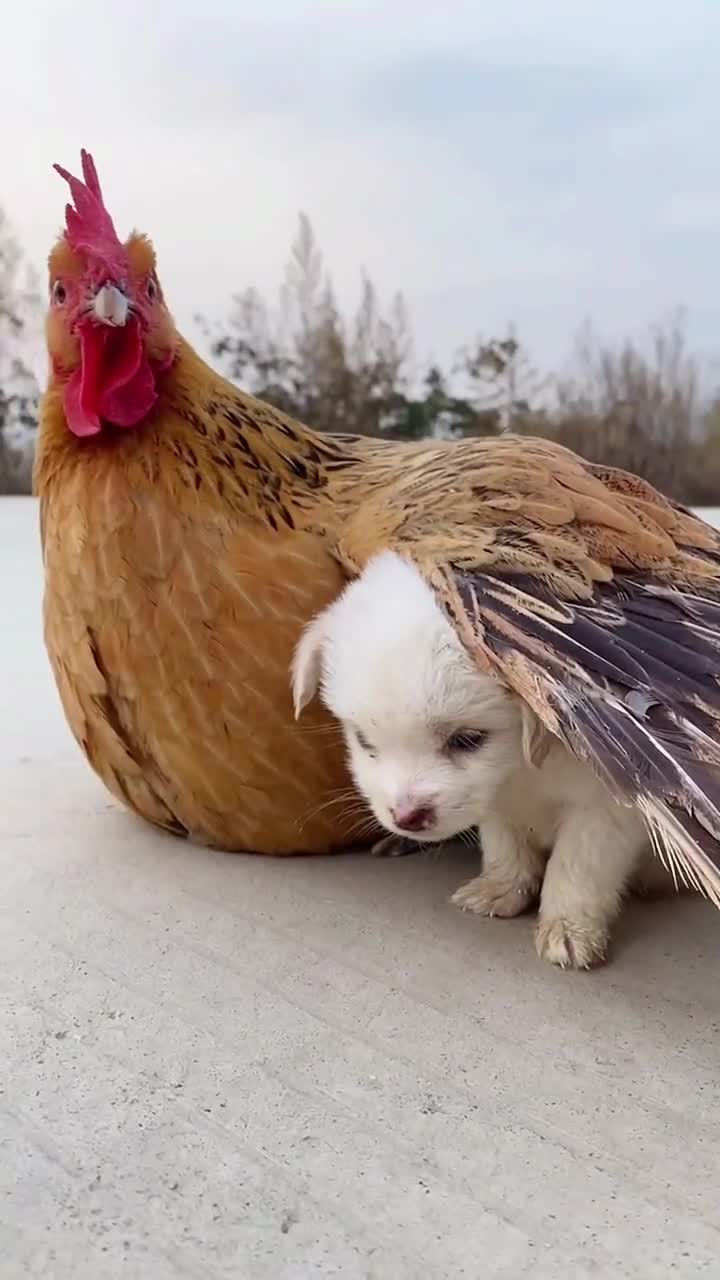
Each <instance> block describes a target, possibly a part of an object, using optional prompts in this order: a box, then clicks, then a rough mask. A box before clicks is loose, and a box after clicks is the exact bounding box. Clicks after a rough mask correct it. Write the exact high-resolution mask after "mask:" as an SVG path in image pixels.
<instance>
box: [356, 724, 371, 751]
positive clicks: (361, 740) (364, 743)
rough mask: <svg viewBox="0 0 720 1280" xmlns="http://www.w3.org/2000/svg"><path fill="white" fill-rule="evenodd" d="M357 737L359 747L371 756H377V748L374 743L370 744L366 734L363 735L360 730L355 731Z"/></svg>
mask: <svg viewBox="0 0 720 1280" xmlns="http://www.w3.org/2000/svg"><path fill="white" fill-rule="evenodd" d="M355 737H356V738H357V744H358V746H359V747H361V748H362V750H363V751H367V752H369V754H370V755H374V754H375V748H374V747H373V745H372V743H370V742H368V740H367V738H366V737H365V734H364V733H361V732H360V730H359V729H356V730H355Z"/></svg>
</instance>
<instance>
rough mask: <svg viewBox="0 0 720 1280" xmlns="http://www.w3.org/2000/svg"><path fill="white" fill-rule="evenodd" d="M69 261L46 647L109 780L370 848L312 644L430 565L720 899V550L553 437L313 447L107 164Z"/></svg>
mask: <svg viewBox="0 0 720 1280" xmlns="http://www.w3.org/2000/svg"><path fill="white" fill-rule="evenodd" d="M61 172H62V174H63V176H64V177H65V178H66V179H67V180H68V181H69V182H70V186H71V194H72V197H73V201H74V207H73V206H72V205H71V206H68V210H67V227H66V231H65V233H64V234H63V236H62V237H61V238H60V240H59V242H58V244H57V245H56V246H55V248H54V250H53V252H52V254H51V256H50V299H51V301H50V312H49V319H48V344H49V351H50V357H51V367H52V377H51V382H50V386H49V389H48V392H47V394H46V397H45V400H44V404H43V410H42V420H41V432H40V446H39V450H38V457H37V470H36V484H37V490H38V492H39V494H40V499H41V523H42V536H43V547H44V559H45V575H46V591H45V633H46V642H47V647H48V652H49V655H50V659H51V662H52V666H53V670H54V672H55V677H56V680H57V684H58V688H59V691H60V696H61V699H62V702H63V706H64V708H65V713H66V716H67V718H68V721H69V724H70V727H71V729H72V731H73V733H74V734H75V737H76V738H77V740H78V741H79V743H80V744H81V746H82V748H83V750H84V751H85V753H86V755H87V757H88V759H89V761H90V763H91V765H92V766H93V768H94V769H95V770H96V771H97V773H98V774H99V775H100V777H101V778H102V779H103V781H104V782H105V784H106V785H107V786H108V788H109V789H110V790H111V791H112V792H113V793H114V794H115V795H116V796H117V797H118V798H119V799H121V800H122V801H123V802H124V803H126V804H127V805H128V806H129V807H130V808H131V809H134V810H135V811H136V812H137V813H139V814H141V815H142V816H143V817H145V818H147V819H148V820H149V821H151V822H153V823H156V824H158V825H159V826H162V827H165V828H167V829H169V830H171V831H174V832H177V833H180V834H188V835H190V836H192V837H193V838H195V839H197V840H199V841H201V842H205V843H208V844H212V845H217V846H220V847H223V848H227V849H247V850H256V851H259V852H263V853H293V852H302V851H308V852H317V853H320V852H326V851H329V850H331V849H334V848H338V847H340V846H342V845H346V844H347V843H348V842H349V841H350V840H352V839H353V837H354V836H356V835H357V833H358V828H357V826H356V822H357V817H356V815H357V807H356V806H355V805H354V803H353V800H352V793H351V792H350V791H349V790H348V787H349V783H348V778H347V775H346V773H345V766H344V762H343V759H342V750H341V744H340V737H339V735H338V734H337V733H336V732H335V729H334V726H333V725H332V724H331V723H330V722H328V721H327V720H326V719H324V713H323V712H322V710H321V709H320V708H319V707H316V708H315V709H314V711H313V712H312V713H311V717H310V721H309V724H307V723H305V718H304V722H303V725H300V726H299V725H297V724H296V723H295V722H294V719H293V713H292V705H291V697H290V691H289V678H288V669H289V665H290V660H291V656H292V652H293V648H294V645H295V642H296V640H297V638H298V635H299V633H300V630H301V628H302V627H303V626H304V624H305V623H306V622H307V621H308V620H309V619H310V618H311V617H312V616H313V614H314V613H316V612H317V611H318V610H320V609H321V608H323V607H324V606H325V605H326V604H327V603H328V602H329V601H330V600H331V599H332V598H333V596H334V595H335V594H336V593H337V591H338V590H339V588H340V587H341V585H342V582H343V580H344V579H345V578H346V577H347V576H351V575H353V574H356V573H357V572H358V571H359V570H360V569H362V567H363V565H364V564H365V563H366V562H367V560H368V558H369V557H370V556H371V555H373V554H374V553H375V552H377V551H378V550H379V549H381V548H394V549H396V550H398V551H400V552H402V553H403V554H404V555H406V556H408V557H409V558H410V559H412V560H413V561H414V562H415V564H416V565H417V566H418V567H419V569H420V570H421V572H422V573H423V574H424V576H425V577H426V579H427V580H428V582H429V583H430V584H431V585H432V587H433V588H434V590H435V591H436V592H437V594H438V597H439V598H440V600H441V601H442V603H443V605H444V607H445V608H446V609H447V611H448V613H449V615H450V617H451V618H452V620H453V622H454V624H455V625H456V626H457V628H458V631H459V633H460V634H461V636H462V638H463V640H464V642H465V643H466V645H467V647H468V649H469V650H470V652H471V653H472V654H474V655H475V657H476V660H477V662H478V664H479V665H480V666H482V667H483V668H484V669H485V670H488V671H491V672H493V673H494V674H495V675H496V676H497V678H498V679H500V680H502V681H504V682H505V683H506V684H507V685H508V686H509V687H510V688H512V689H513V690H515V692H516V693H517V694H518V695H519V696H520V697H521V698H523V699H525V700H526V702H527V703H528V704H529V705H530V706H531V707H532V708H533V709H534V711H535V712H536V714H537V716H538V717H539V719H540V721H541V722H542V723H543V724H544V725H545V726H546V728H547V729H549V730H550V731H551V732H552V733H554V734H556V735H557V736H558V737H560V738H561V739H562V740H563V741H564V742H565V743H566V744H567V745H568V746H569V747H570V748H571V750H573V751H574V752H576V753H577V754H578V755H580V756H581V757H583V758H584V759H586V760H588V761H589V762H590V763H591V764H592V766H593V767H594V768H595V769H596V770H597V771H598V772H599V774H600V775H601V777H603V778H604V780H605V781H606V782H607V783H608V785H609V786H610V787H612V789H613V791H614V792H615V794H616V795H617V797H618V799H620V800H623V801H625V802H627V803H636V804H638V805H639V806H640V808H641V809H642V811H643V813H644V814H645V817H646V819H647V821H648V825H649V828H650V830H651V833H652V834H653V836H654V837H655V838H657V840H658V841H659V842H660V843H661V844H662V845H663V850H664V856H666V857H668V858H669V859H670V861H671V862H672V863H673V865H674V866H675V867H676V868H677V869H678V870H679V871H680V872H681V873H683V874H684V875H685V876H686V877H688V878H690V879H691V880H692V881H693V882H694V883H696V884H699V885H700V886H701V887H702V888H703V889H704V890H705V891H706V892H708V893H710V895H711V896H713V897H714V899H715V901H716V902H718V903H719V904H720V875H719V874H718V871H717V863H718V846H717V844H716V842H715V841H716V837H718V835H720V808H719V806H720V785H719V781H718V779H719V777H720V775H718V772H717V770H718V766H720V747H718V745H717V736H718V721H719V720H720V686H719V684H718V672H719V671H720V537H718V535H717V534H716V533H715V532H714V531H713V530H712V529H711V528H709V527H708V526H707V525H705V524H704V523H702V522H701V521H700V520H698V519H696V518H694V517H693V516H692V515H691V514H690V513H689V512H687V511H685V510H684V509H681V508H680V507H678V506H676V505H674V504H672V503H670V502H668V501H667V500H666V499H665V498H663V497H662V496H661V495H659V494H658V493H657V492H655V490H654V489H652V488H651V487H650V486H649V485H647V484H645V483H644V482H643V481H641V480H639V479H637V478H635V477H633V476H629V475H626V474H624V473H622V472H617V471H612V470H607V469H603V468H601V467H597V466H591V465H590V464H588V463H586V462H584V461H583V460H582V459H580V458H578V457H576V456H575V455H574V454H572V453H570V452H569V451H568V450H566V449H563V448H561V447H560V446H558V445H555V444H552V443H550V442H547V441H542V440H533V439H527V438H513V437H509V436H508V437H504V438H501V439H488V440H476V441H467V442H461V443H430V444H417V445H408V444H402V443H396V442H390V441H378V440H370V439H360V438H351V437H330V436H325V435H320V434H317V433H314V432H312V431H310V430H308V429H307V428H305V427H303V426H300V425H298V424H297V423H295V422H293V421H291V420H290V419H288V418H287V417H285V416H284V415H283V414H281V413H279V412H277V411H276V410H274V409H272V408H270V407H269V406H268V405H266V404H263V403H261V402H259V401H258V400H255V399H253V398H252V397H251V396H249V395H245V394H244V393H243V392H241V391H239V390H237V389H236V388H235V387H234V386H232V385H231V384H230V383H228V382H227V381H225V380H224V379H223V378H221V377H220V376H219V375H218V374H216V373H215V372H213V371H212V370H211V369H210V368H208V366H207V365H206V364H205V363H204V362H203V361H202V360H201V359H200V358H199V356H198V355H197V354H196V353H195V352H194V351H193V350H192V349H191V348H190V347H189V346H188V345H187V343H185V342H184V341H183V340H182V339H181V338H180V337H179V336H178V335H177V333H176V330H175V328H174V325H173V323H172V320H171V318H170V315H169V312H168V311H167V308H166V306H165V303H164V300H163V297H162V292H161V290H160V286H159V283H158V281H157V277H156V274H155V258H154V254H153V251H152V249H151V247H150V245H149V243H148V242H147V241H146V240H145V239H144V238H143V237H140V236H137V235H134V236H131V237H130V239H129V240H128V241H127V242H126V243H125V244H121V243H120V241H119V240H118V238H117V236H116V234H115V231H114V228H113V226H112V222H111V220H110V217H109V215H108V214H107V211H106V210H105V207H104V204H103V200H102V195H101V192H100V187H99V183H98V181H97V175H96V173H95V169H94V166H93V164H92V161H91V159H90V158H89V157H88V156H87V155H86V154H85V153H83V175H84V179H85V181H84V183H81V182H80V181H79V180H77V179H75V178H71V177H70V175H69V174H66V173H65V171H64V170H62V171H61Z"/></svg>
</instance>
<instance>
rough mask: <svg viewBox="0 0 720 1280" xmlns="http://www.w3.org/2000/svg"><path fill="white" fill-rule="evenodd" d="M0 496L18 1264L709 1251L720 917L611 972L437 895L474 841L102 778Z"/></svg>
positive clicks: (624, 926) (616, 960)
mask: <svg viewBox="0 0 720 1280" xmlns="http://www.w3.org/2000/svg"><path fill="white" fill-rule="evenodd" d="M40 590H41V575H40V562H39V554H38V546H37V538H36V510H35V506H34V503H32V502H31V501H30V500H27V499H15V500H12V499H8V500H3V501H1V502H0V591H1V594H0V599H1V600H2V602H3V616H2V626H1V627H0V662H1V667H2V672H3V679H2V682H0V726H1V728H2V733H1V734H0V773H1V775H2V777H3V779H4V784H5V785H4V789H3V804H2V807H1V808H0V867H1V870H0V874H1V876H2V894H1V901H0V991H1V993H2V1005H1V1006H0V1008H1V1013H0V1019H1V1022H0V1068H1V1069H0V1276H1V1277H2V1280H16V1278H17V1280H20V1277H23V1278H24V1277H42V1280H85V1278H87V1280H110V1278H111V1277H113V1278H114V1277H120V1276H122V1277H129V1278H130V1280H170V1278H171V1277H188V1278H192V1280H220V1277H223V1278H226V1277H227V1278H230V1277H232V1278H233V1280H304V1277H311V1276H323V1277H335V1276H342V1277H347V1278H348V1280H360V1278H365V1277H368V1278H370V1277H373V1278H375V1280H426V1278H428V1277H438V1278H440V1280H455V1277H470V1278H471V1280H479V1278H481V1277H482V1278H485V1277H507V1280H520V1278H521V1277H533V1278H534V1280H561V1278H564V1277H567V1280H582V1278H583V1277H613V1278H614V1277H624V1276H632V1277H643V1278H648V1280H649V1277H653V1278H655V1277H664V1276H681V1277H694V1276H699V1275H708V1276H719V1275H720V1195H719V1192H720V1149H719V1145H718V1140H719V1138H720V1074H719V1072H718V1065H719V1063H720V1040H719V1038H718V1031H719V1024H720V969H719V964H718V962H719V961H720V919H718V916H717V913H716V912H715V910H714V909H713V908H712V907H710V906H708V905H707V904H706V903H704V902H701V901H699V900H696V899H685V900H683V899H680V900H676V901H675V902H671V903H659V904H658V903H655V904H636V905H634V906H632V907H631V908H630V910H629V911H628V912H627V914H626V916H625V917H624V919H623V921H622V923H621V925H620V927H619V928H618V930H617V935H616V941H615V947H614V952H613V957H612V963H611V964H610V965H609V966H608V967H607V968H606V969H605V970H603V971H600V972H597V973H594V974H589V975H577V974H562V973H559V972H556V971H554V970H552V969H551V968H550V967H549V966H547V965H542V964H540V962H539V961H538V960H537V959H536V957H535V953H534V950H533V945H532V921H531V920H530V919H521V920H517V921H480V920H477V919H472V918H469V917H467V916H463V915H462V914H460V913H458V912H457V911H456V910H454V909H453V908H451V907H450V906H449V905H448V902H447V899H448V895H449V894H450V892H451V891H452V889H453V888H455V887H456V886H457V884H458V883H460V882H461V881H462V880H463V879H464V878H466V877H468V876H469V875H470V874H471V873H472V868H473V860H472V858H471V857H470V856H468V855H467V854H465V855H460V854H459V855H457V856H453V855H445V856H444V857H439V856H437V855H436V856H434V857H414V858H405V859H400V860H397V861H392V860H384V861H383V860H376V859H371V858H369V857H338V858H335V859H327V860H324V859H317V860H311V859H302V860H295V861H293V860H290V861H282V862H275V861H272V860H269V859H262V858H251V857H238V856H235V857H231V856H222V855H219V854H215V853H209V852H207V851H204V850H202V849H196V848H191V847H189V846H188V845H186V844H182V843H179V842H175V841H173V840H172V839H170V838H164V837H163V836H162V835H160V834H158V833H155V832H154V831H152V830H150V829H149V828H148V827H145V826H143V825H141V824H140V823H138V822H136V821H135V820H133V818H131V817H130V816H129V815H128V814H126V813H124V812H123V811H121V810H120V809H119V808H117V807H116V806H115V804H114V803H112V802H111V801H110V800H109V799H108V797H107V796H106V795H105V793H104V791H103V790H102V788H101V786H100V784H99V783H98V782H97V781H96V780H95V778H94V776H93V775H92V774H91V773H90V771H89V769H88V768H87V766H86V765H85V763H84V761H83V760H82V758H81V757H80V755H79V753H78V751H77V750H76V748H75V746H74V744H73V742H72V741H71V739H70V737H69V734H68V732H67V730H66V729H65V725H64V722H63V720H62V717H61V713H60V709H59V705H58V702H57V699H56V696H55V691H54V687H53V686H52V683H51V679H50V676H49V673H48V668H47V664H46V660H45V656H44V651H43V647H42V640H41V631H40V612H39V609H40Z"/></svg>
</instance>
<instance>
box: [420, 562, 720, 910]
mask: <svg viewBox="0 0 720 1280" xmlns="http://www.w3.org/2000/svg"><path fill="white" fill-rule="evenodd" d="M442 576H444V577H445V584H444V586H441V584H440V583H439V582H438V581H437V580H436V581H435V583H434V585H435V586H436V587H439V588H440V592H439V593H440V596H441V599H442V600H443V603H444V604H445V606H446V608H447V609H448V611H449V613H450V614H451V617H452V620H453V622H454V624H455V625H456V626H457V628H458V630H459V632H460V634H461V635H462V636H463V638H464V640H465V643H466V644H467V646H468V648H469V650H470V651H471V652H472V653H473V655H474V656H475V658H476V660H477V661H478V662H479V663H480V665H482V666H483V667H484V668H485V669H494V670H495V672H496V673H497V674H499V675H500V676H501V678H503V679H504V680H505V682H506V683H507V684H508V685H509V686H510V687H511V688H513V689H514V690H515V691H516V692H517V693H518V694H519V695H520V696H521V697H523V698H524V699H525V700H526V701H527V702H528V703H529V704H530V705H531V706H532V707H533V709H534V710H535V712H536V713H537V714H538V716H539V717H540V719H541V720H542V721H543V723H544V724H545V725H546V727H547V728H548V729H549V730H550V731H551V732H553V733H554V734H555V735H556V736H558V737H559V738H560V739H561V740H562V741H563V742H564V743H565V744H566V746H567V747H568V748H569V749H570V750H571V751H573V752H574V754H576V755H577V756H579V757H580V758H582V759H584V760H586V761H587V763H588V764H589V765H591V767H592V768H593V769H594V770H595V772H596V773H597V774H598V776H599V777H600V778H601V779H602V780H603V781H604V782H605V784H606V785H607V786H608V787H609V788H610V789H611V791H612V792H613V794H614V795H615V796H617V798H618V799H619V800H621V801H623V802H625V803H627V804H634V805H637V807H638V808H639V809H640V811H641V812H642V813H643V815H644V817H645V820H646V822H647V825H648V828H649V830H650V834H651V837H652V838H653V841H654V843H655V847H656V850H657V852H658V853H659V854H660V856H662V857H664V859H665V860H666V861H667V862H669V863H670V865H671V866H672V867H673V868H674V870H676V872H677V873H678V874H679V875H680V876H682V878H683V879H685V880H687V881H689V882H690V883H692V884H694V885H695V886H696V887H697V888H699V889H702V890H703V891H704V892H705V893H707V894H708V896H709V897H711V898H712V900H713V901H714V902H715V903H716V905H717V906H720V844H719V843H718V841H720V741H719V740H720V680H719V678H718V677H719V676H720V600H718V599H715V598H713V596H712V595H709V594H708V595H702V594H698V592H697V591H693V590H691V589H688V590H686V591H683V590H681V589H679V588H677V587H676V588H670V587H668V586H664V585H663V584H662V583H659V582H658V581H657V579H656V578H654V577H652V576H650V575H644V576H643V575H637V576H629V575H618V577H616V578H615V579H614V580H613V581H611V582H608V583H602V584H597V585H596V587H595V589H594V592H593V596H592V599H591V600H590V601H588V602H587V603H584V602H581V603H578V602H573V603H566V602H561V601H558V600H557V599H556V598H553V596H552V594H551V593H550V592H549V591H548V590H547V588H546V587H545V586H544V584H543V583H542V582H541V581H534V580H533V579H531V578H529V577H515V578H512V579H508V578H500V577H498V576H496V575H494V574H490V573H469V572H467V571H463V570H452V569H451V570H450V571H442Z"/></svg>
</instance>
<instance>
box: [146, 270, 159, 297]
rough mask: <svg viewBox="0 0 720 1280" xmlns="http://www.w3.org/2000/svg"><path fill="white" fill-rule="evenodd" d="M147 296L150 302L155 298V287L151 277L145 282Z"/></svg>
mask: <svg viewBox="0 0 720 1280" xmlns="http://www.w3.org/2000/svg"><path fill="white" fill-rule="evenodd" d="M147 296H148V298H149V299H150V301H151V302H154V301H155V299H156V298H157V285H156V283H155V281H154V280H153V278H152V276H151V277H150V279H149V280H148V282H147Z"/></svg>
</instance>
